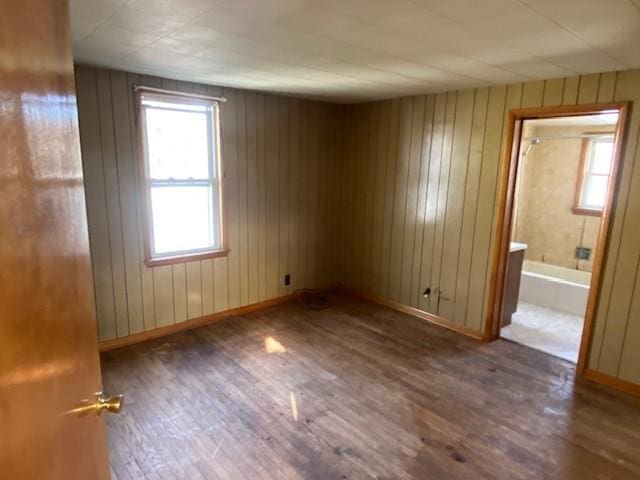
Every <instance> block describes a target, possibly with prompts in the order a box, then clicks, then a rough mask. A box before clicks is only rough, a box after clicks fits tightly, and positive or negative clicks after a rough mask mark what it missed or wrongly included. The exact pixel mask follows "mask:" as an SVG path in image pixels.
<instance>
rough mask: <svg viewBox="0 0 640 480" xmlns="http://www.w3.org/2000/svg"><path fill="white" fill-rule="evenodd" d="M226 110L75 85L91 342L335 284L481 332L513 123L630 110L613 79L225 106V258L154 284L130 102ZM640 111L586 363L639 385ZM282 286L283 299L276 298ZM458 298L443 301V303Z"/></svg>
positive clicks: (109, 76) (237, 95) (630, 87)
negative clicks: (587, 107)
mask: <svg viewBox="0 0 640 480" xmlns="http://www.w3.org/2000/svg"><path fill="white" fill-rule="evenodd" d="M137 83H139V84H145V85H150V86H163V87H165V88H177V89H181V90H184V91H191V92H218V93H220V92H222V90H221V89H220V88H217V87H207V86H203V85H197V84H192V83H186V82H176V81H172V80H162V79H159V78H156V77H150V76H139V75H135V74H127V73H124V72H110V71H106V70H101V69H94V68H88V67H78V68H77V91H78V104H79V116H80V129H81V146H82V151H83V163H84V169H85V182H86V185H87V189H86V190H87V211H88V216H89V231H90V240H91V247H92V248H91V254H92V262H93V266H94V282H95V290H96V308H97V311H98V322H99V331H100V338H101V339H105V340H106V339H110V338H114V337H116V336H122V335H127V334H131V333H137V332H140V331H142V330H149V329H152V328H156V327H161V326H165V325H171V324H172V323H174V322H180V321H183V320H185V319H187V318H195V317H197V316H200V315H206V314H210V313H212V312H214V311H221V310H225V309H228V308H233V307H236V306H239V305H246V304H249V303H255V302H257V301H259V300H263V299H266V298H271V297H273V296H277V295H282V294H285V293H288V292H291V291H293V290H295V289H297V288H302V287H313V286H319V285H320V284H322V283H326V282H328V281H331V280H339V281H342V282H345V283H347V284H348V285H352V286H355V287H358V288H361V289H363V290H366V291H368V292H371V293H373V294H375V295H379V296H382V297H387V298H390V299H395V300H398V301H400V302H402V303H404V304H407V305H412V306H417V307H418V308H420V309H422V310H425V311H431V312H436V308H437V296H436V295H431V297H430V298H425V297H423V296H422V291H423V290H424V289H425V288H427V287H431V288H432V291H435V290H436V289H439V288H442V289H443V294H444V295H445V296H447V297H448V298H451V299H452V302H450V303H449V304H447V303H446V302H445V303H443V304H441V307H440V312H439V313H440V314H441V315H444V316H445V317H448V318H449V319H452V320H455V322H456V323H459V324H461V325H465V326H466V327H468V328H471V329H473V330H476V331H481V330H482V328H483V326H484V321H485V318H486V315H487V309H488V305H487V299H486V293H487V290H488V285H489V280H490V268H489V261H490V258H491V257H492V245H493V243H492V236H493V233H494V229H495V224H496V218H497V217H496V208H497V205H496V202H497V196H496V185H497V181H498V172H499V168H498V167H499V164H500V161H501V159H502V156H503V153H504V150H505V148H506V145H504V125H505V118H506V115H507V114H508V111H509V110H510V109H512V108H518V107H528V106H540V105H558V104H564V105H571V104H576V103H590V102H596V101H597V102H607V101H612V100H632V101H634V102H636V103H640V72H639V71H638V70H633V71H627V72H617V73H616V72H609V73H603V74H593V75H584V76H575V77H570V78H565V79H554V80H546V81H535V82H527V83H524V84H513V85H509V86H501V87H491V88H484V89H476V90H470V91H464V92H449V93H442V94H438V95H429V96H426V97H409V98H404V99H396V100H388V101H382V102H375V103H371V104H362V105H354V106H348V107H334V106H328V105H323V104H318V103H314V102H307V101H303V100H294V99H286V98H275V97H272V96H269V95H263V94H256V93H251V92H243V91H236V90H233V89H225V90H224V95H226V96H227V97H228V100H229V101H228V102H227V103H226V104H224V105H223V107H222V112H221V115H222V123H223V130H222V132H223V156H224V157H223V158H224V161H225V174H226V181H227V192H226V193H227V199H226V201H227V215H228V222H227V228H228V232H227V233H228V238H229V246H230V249H231V252H230V254H229V256H228V257H227V258H222V259H215V260H204V261H201V262H193V263H190V264H188V265H185V264H176V265H173V266H163V267H156V268H153V269H150V268H146V267H145V266H144V264H143V263H142V260H143V259H142V225H141V222H140V210H139V206H138V205H137V192H138V189H139V178H138V174H137V160H136V158H137V148H138V146H137V142H138V140H137V137H136V135H137V132H136V129H135V123H134V120H135V118H134V103H133V88H132V86H133V85H134V84H137ZM639 112H640V111H639V110H638V109H633V110H632V115H631V118H630V120H629V130H628V132H627V139H626V145H625V152H626V154H625V158H624V159H623V162H622V171H621V173H620V180H619V182H620V188H619V193H618V198H617V205H616V208H615V211H614V213H613V223H612V229H611V233H610V245H609V247H608V249H607V252H606V262H605V268H604V273H603V279H602V280H603V281H602V286H601V294H600V299H601V300H600V303H599V305H598V310H597V313H596V319H595V326H594V337H593V343H592V349H591V355H590V358H589V366H590V367H591V368H593V369H596V370H599V371H601V372H604V373H607V374H609V375H614V376H618V377H620V378H622V379H624V380H628V381H633V382H640V367H638V365H640V353H638V352H639V351H640V350H639V349H638V348H637V345H638V344H640V321H638V318H640V293H639V292H640V282H639V280H640V275H639V272H638V267H639V265H640V236H639V235H640V234H638V233H637V232H638V230H637V228H635V224H636V223H637V218H639V217H640V194H639V193H637V192H639V191H640V172H639V169H638V168H636V166H635V165H636V162H637V161H638V155H639V152H638V135H639V133H640V132H639V131H638V130H639V127H640V113H639ZM286 273H290V274H291V281H292V285H291V286H290V287H289V288H286V287H284V285H283V276H284V275H285V274H286ZM449 290H451V291H449Z"/></svg>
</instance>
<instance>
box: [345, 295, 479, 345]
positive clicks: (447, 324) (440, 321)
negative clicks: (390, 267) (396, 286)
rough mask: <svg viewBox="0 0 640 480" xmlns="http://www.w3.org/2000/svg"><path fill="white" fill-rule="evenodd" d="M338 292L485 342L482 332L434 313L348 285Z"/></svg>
mask: <svg viewBox="0 0 640 480" xmlns="http://www.w3.org/2000/svg"><path fill="white" fill-rule="evenodd" d="M337 290H338V291H339V292H341V293H344V294H345V295H347V296H350V297H352V298H356V299H360V300H364V301H367V302H371V303H375V304H377V305H381V306H383V307H387V308H390V309H392V310H396V311H398V312H403V313H406V314H407V315H411V316H412V317H417V318H420V319H422V320H426V321H427V322H430V323H433V324H435V325H438V326H440V327H443V328H446V329H448V330H452V331H454V332H456V333H460V334H462V335H465V336H467V337H471V338H475V339H476V340H483V336H482V332H480V331H477V330H473V329H471V328H467V327H465V326H463V325H458V324H457V323H453V322H451V321H449V320H446V319H444V318H442V317H439V316H437V315H433V314H432V313H428V312H424V311H422V310H418V309H417V308H415V307H410V306H408V305H404V304H402V303H399V302H396V301H394V300H388V299H386V298H381V297H377V296H375V295H370V294H368V293H365V292H362V291H359V290H356V289H353V288H351V287H347V286H346V285H343V284H340V285H338V288H337Z"/></svg>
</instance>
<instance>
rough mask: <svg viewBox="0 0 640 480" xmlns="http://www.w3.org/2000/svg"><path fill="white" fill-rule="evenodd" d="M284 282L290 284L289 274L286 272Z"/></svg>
mask: <svg viewBox="0 0 640 480" xmlns="http://www.w3.org/2000/svg"><path fill="white" fill-rule="evenodd" d="M284 284H285V285H291V275H289V274H288V273H287V274H286V275H285V276H284Z"/></svg>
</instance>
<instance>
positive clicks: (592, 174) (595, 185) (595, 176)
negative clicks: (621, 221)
mask: <svg viewBox="0 0 640 480" xmlns="http://www.w3.org/2000/svg"><path fill="white" fill-rule="evenodd" d="M612 160H613V135H605V136H597V137H591V138H586V139H584V140H583V144H582V158H581V161H580V171H579V172H578V184H577V186H576V194H575V201H574V206H573V213H574V214H576V215H595V216H599V215H602V211H603V210H604V205H605V203H606V201H607V191H608V188H607V187H608V185H609V175H610V174H611V162H612Z"/></svg>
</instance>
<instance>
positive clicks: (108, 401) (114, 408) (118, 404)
mask: <svg viewBox="0 0 640 480" xmlns="http://www.w3.org/2000/svg"><path fill="white" fill-rule="evenodd" d="M122 402H123V396H122V395H114V396H113V397H105V396H104V394H103V393H102V392H98V393H97V394H96V401H95V409H96V415H98V416H99V417H100V416H102V411H103V410H107V411H109V412H111V413H119V412H120V410H121V409H122Z"/></svg>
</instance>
